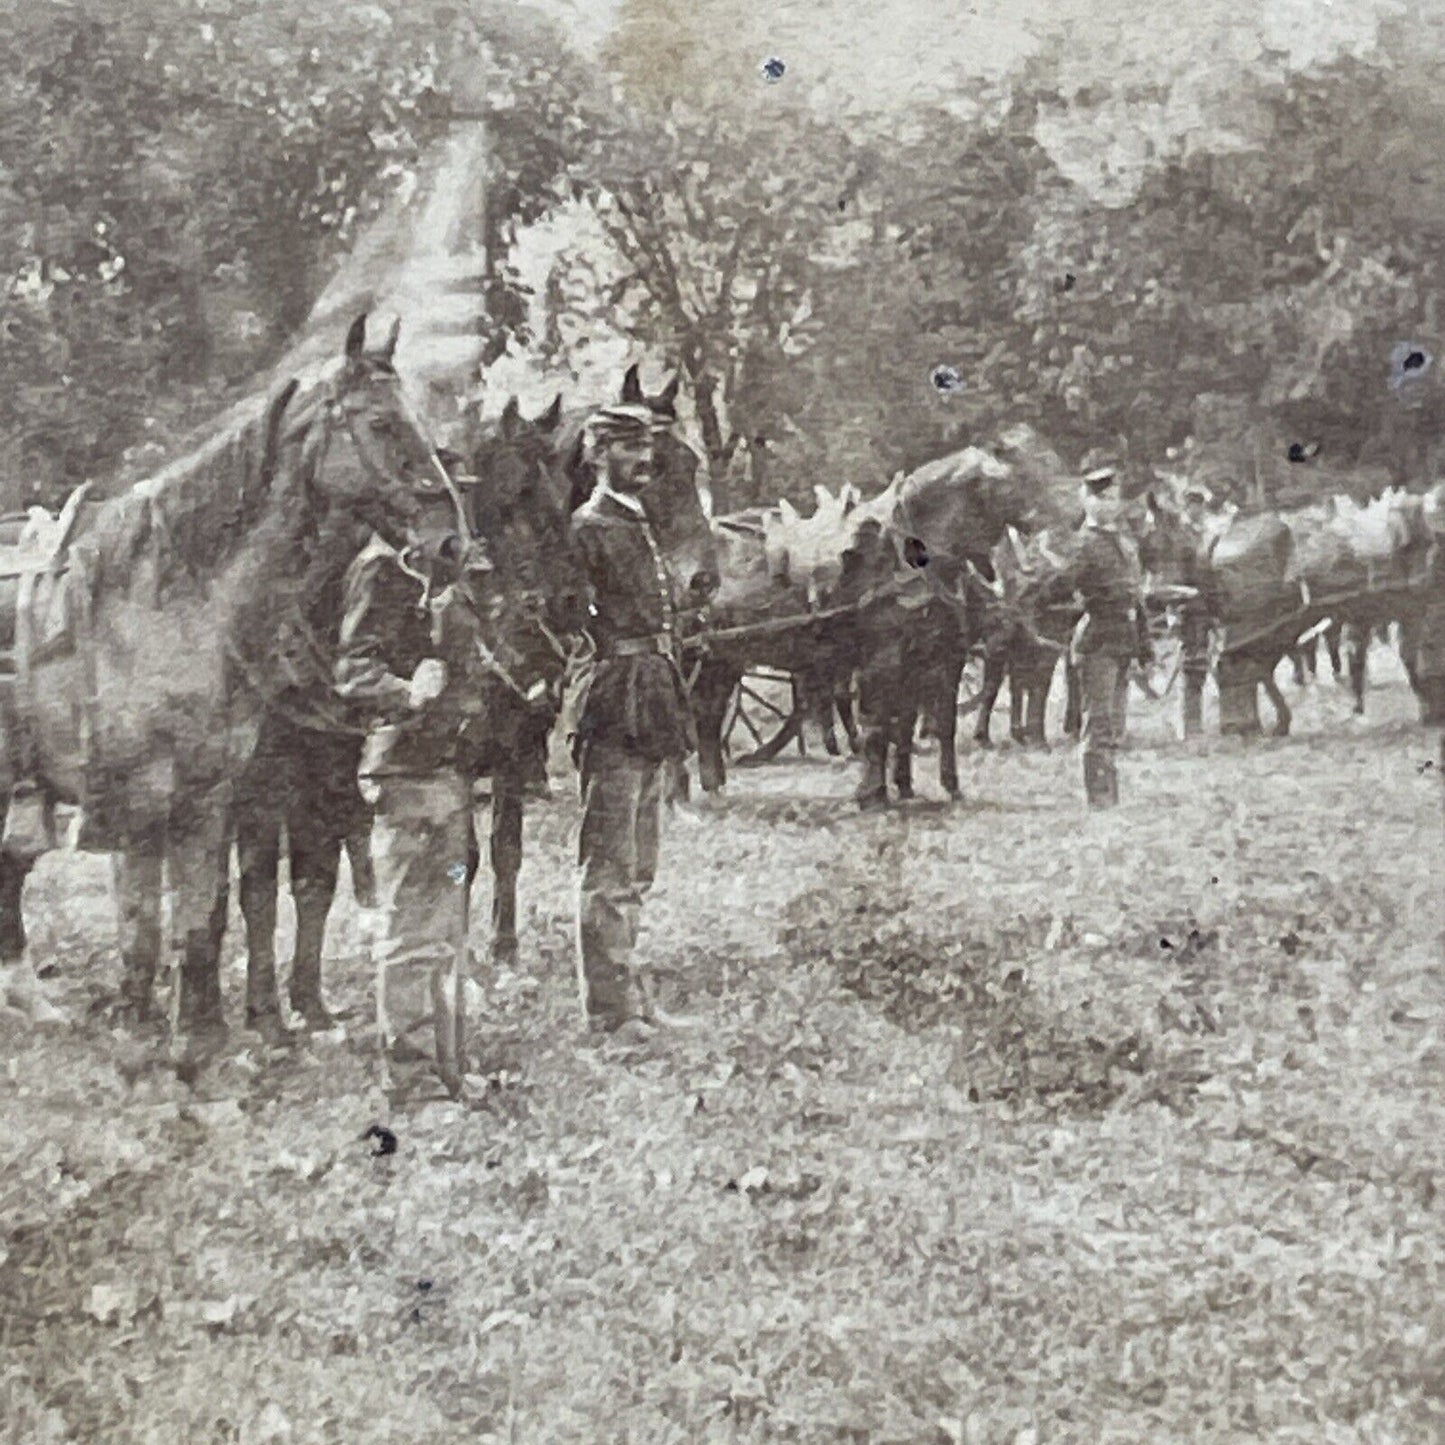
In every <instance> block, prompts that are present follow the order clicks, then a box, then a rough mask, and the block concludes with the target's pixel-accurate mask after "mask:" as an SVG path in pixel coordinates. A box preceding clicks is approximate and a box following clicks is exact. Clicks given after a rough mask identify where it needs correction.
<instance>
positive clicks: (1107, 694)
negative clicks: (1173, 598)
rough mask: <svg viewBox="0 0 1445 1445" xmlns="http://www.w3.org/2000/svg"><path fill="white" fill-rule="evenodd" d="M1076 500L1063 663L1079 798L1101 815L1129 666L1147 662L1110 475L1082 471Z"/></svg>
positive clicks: (1109, 789)
mask: <svg viewBox="0 0 1445 1445" xmlns="http://www.w3.org/2000/svg"><path fill="white" fill-rule="evenodd" d="M1081 498H1082V501H1083V505H1084V525H1083V526H1082V527H1081V528H1080V529H1079V533H1078V539H1077V546H1076V549H1075V551H1074V555H1073V557H1072V559H1071V560H1070V561H1069V563H1067V564H1066V566H1065V568H1064V570H1063V572H1062V574H1061V581H1062V583H1063V585H1065V586H1071V587H1072V588H1073V589H1074V590H1075V591H1076V592H1077V593H1078V594H1079V595H1080V597H1081V598H1082V601H1083V607H1084V612H1083V616H1082V617H1081V618H1080V619H1079V624H1078V626H1077V627H1076V628H1075V629H1074V636H1073V640H1072V643H1071V646H1070V657H1071V659H1072V661H1073V662H1074V664H1075V665H1076V666H1077V668H1078V670H1079V687H1080V691H1081V693H1082V701H1083V732H1082V739H1083V745H1084V792H1085V794H1086V796H1087V797H1088V800H1089V805H1090V807H1095V808H1101V807H1111V806H1113V805H1114V804H1115V803H1117V802H1118V801H1119V776H1118V771H1117V767H1116V764H1115V754H1116V752H1117V751H1118V746H1119V740H1120V738H1122V736H1123V733H1124V710H1125V704H1126V702H1127V700H1128V691H1129V667H1130V664H1131V663H1133V662H1134V661H1136V660H1138V661H1143V662H1147V660H1148V656H1149V637H1148V631H1147V628H1146V625H1145V622H1144V612H1143V608H1142V607H1141V606H1140V605H1139V591H1140V588H1141V586H1142V583H1143V579H1142V575H1141V570H1140V566H1139V558H1138V554H1137V553H1136V552H1135V550H1134V548H1133V545H1132V543H1130V542H1128V541H1127V540H1126V539H1125V538H1124V537H1123V536H1122V535H1121V534H1120V533H1119V530H1118V528H1117V527H1116V526H1115V522H1116V519H1117V518H1118V515H1119V507H1120V497H1119V482H1118V473H1117V470H1116V468H1115V467H1114V466H1112V465H1105V466H1101V467H1097V468H1095V469H1093V470H1091V471H1090V472H1088V473H1087V475H1086V476H1085V477H1084V482H1083V487H1082V489H1081Z"/></svg>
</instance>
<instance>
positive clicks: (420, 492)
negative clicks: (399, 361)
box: [312, 313, 486, 566]
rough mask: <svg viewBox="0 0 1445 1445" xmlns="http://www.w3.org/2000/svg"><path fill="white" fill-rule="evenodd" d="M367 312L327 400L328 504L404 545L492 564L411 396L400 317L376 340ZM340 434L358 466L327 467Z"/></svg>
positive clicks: (319, 483)
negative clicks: (401, 368) (400, 367)
mask: <svg viewBox="0 0 1445 1445" xmlns="http://www.w3.org/2000/svg"><path fill="white" fill-rule="evenodd" d="M366 322H367V318H366V315H365V313H362V314H361V315H360V316H358V317H357V318H356V320H355V321H353V322H352V324H351V328H350V330H349V331H348V332H347V335H346V345H345V350H344V352H343V357H342V363H341V366H340V367H339V368H338V369H337V370H336V372H335V374H334V377H333V378H332V381H331V385H330V388H329V393H328V395H327V399H326V415H327V420H328V437H329V440H330V443H331V445H330V447H329V448H326V449H323V452H322V453H321V454H320V455H321V458H322V463H323V464H319V465H318V466H317V467H316V469H315V475H314V477H313V481H312V485H313V488H314V489H315V490H316V491H317V492H318V493H320V494H321V496H322V498H323V501H324V504H325V505H326V506H327V508H328V509H335V510H338V511H340V512H341V513H343V514H345V515H349V516H351V517H353V518H354V519H355V520H357V521H358V522H359V523H361V524H363V525H364V526H366V527H368V528H370V529H371V530H372V531H374V532H376V533H377V534H378V535H379V536H380V537H381V538H382V539H383V540H384V541H386V542H387V543H389V544H390V545H392V546H394V547H396V548H398V549H408V548H420V549H421V550H422V551H423V552H425V553H426V554H427V555H434V556H437V557H447V556H450V557H452V558H453V559H455V560H456V561H457V562H458V565H459V563H460V558H461V557H462V555H463V554H469V555H470V559H471V564H472V565H479V566H485V565H486V561H485V549H483V548H482V547H481V546H480V545H478V544H477V543H476V542H475V541H474V540H473V539H471V538H470V537H469V536H468V533H467V529H466V525H465V513H464V510H463V507H462V501H461V496H460V494H459V492H458V491H457V488H456V486H455V484H454V483H453V481H452V479H451V477H450V476H449V475H448V474H447V471H446V468H445V467H444V466H443V465H442V462H441V458H440V457H439V456H438V454H437V450H436V445H435V443H434V442H433V441H432V439H431V437H430V435H429V434H428V432H427V430H426V428H425V427H424V426H423V424H422V422H421V420H420V418H419V416H418V414H417V411H416V409H415V408H414V407H413V405H412V404H411V401H410V400H409V398H408V397H407V395H406V392H405V388H404V387H403V384H402V379H401V376H400V374H399V373H398V371H397V369H396V366H395V363H394V357H395V354H396V343H397V337H398V334H399V332H400V329H401V323H400V320H397V321H396V322H395V323H393V325H392V327H391V329H390V331H389V332H388V333H387V335H386V338H385V339H384V340H383V341H382V343H381V344H380V345H379V346H368V344H367V338H366ZM337 441H344V442H349V444H350V447H351V449H352V452H353V453H354V456H355V460H356V463H357V465H355V466H341V467H337V466H327V465H324V457H325V455H326V454H327V453H332V454H334V452H335V448H336V442H337Z"/></svg>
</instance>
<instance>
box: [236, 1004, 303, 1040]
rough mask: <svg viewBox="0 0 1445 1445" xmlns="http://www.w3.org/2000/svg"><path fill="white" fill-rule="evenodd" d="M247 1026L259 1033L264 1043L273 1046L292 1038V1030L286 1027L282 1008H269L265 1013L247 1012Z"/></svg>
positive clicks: (253, 1031)
mask: <svg viewBox="0 0 1445 1445" xmlns="http://www.w3.org/2000/svg"><path fill="white" fill-rule="evenodd" d="M246 1027H247V1028H248V1029H250V1030H251V1032H252V1033H254V1034H259V1035H260V1037H261V1041H262V1043H265V1044H270V1045H272V1046H273V1047H274V1046H276V1045H279V1044H285V1043H289V1042H290V1041H291V1038H292V1031H291V1030H290V1029H289V1028H287V1027H286V1023H285V1020H284V1019H282V1017H281V1010H280V1008H279V1007H277V1008H276V1009H274V1010H272V1009H268V1010H267V1011H266V1012H265V1013H263V1014H252V1013H250V1012H248V1013H247V1014H246Z"/></svg>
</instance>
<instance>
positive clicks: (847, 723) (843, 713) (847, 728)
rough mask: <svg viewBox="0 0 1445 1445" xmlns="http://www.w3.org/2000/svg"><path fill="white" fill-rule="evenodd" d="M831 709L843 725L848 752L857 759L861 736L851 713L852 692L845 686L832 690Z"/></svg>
mask: <svg viewBox="0 0 1445 1445" xmlns="http://www.w3.org/2000/svg"><path fill="white" fill-rule="evenodd" d="M833 707H834V709H835V710H836V711H837V714H838V721H839V722H841V723H842V724H843V736H844V737H845V738H847V739H848V751H849V752H850V753H852V754H853V756H854V757H857V756H858V754H859V753H860V752H862V751H863V735H862V734H861V733H860V732H859V731H858V719H857V717H856V715H855V714H854V711H853V692H852V689H851V688H850V687H848V686H847V684H842V685H840V686H838V687H837V688H835V689H834V690H833Z"/></svg>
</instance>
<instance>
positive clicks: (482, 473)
mask: <svg viewBox="0 0 1445 1445" xmlns="http://www.w3.org/2000/svg"><path fill="white" fill-rule="evenodd" d="M622 392H623V396H624V397H625V398H626V399H629V400H635V399H636V398H637V396H638V395H640V385H639V381H638V375H637V368H636V367H633V368H632V369H631V370H630V371H629V372H628V373H627V376H626V378H625V379H624V382H623V387H622ZM676 393H677V386H676V383H674V384H673V385H672V386H671V387H668V388H665V389H664V390H663V392H661V393H660V394H659V395H657V396H656V397H653V398H651V399H650V404H651V405H652V406H653V409H654V410H655V411H657V412H658V413H659V414H661V415H664V416H668V417H669V419H671V418H672V417H674V416H675V413H673V412H672V406H673V401H674V398H675V397H676ZM588 414H589V413H575V414H573V415H572V416H571V417H570V418H564V417H563V415H562V412H561V398H560V397H559V398H558V400H557V401H556V402H554V404H553V405H552V407H551V408H550V409H549V410H548V411H547V412H546V413H545V414H544V415H543V416H542V417H539V418H538V419H537V420H535V421H530V420H527V419H525V418H523V417H522V416H521V415H520V413H519V410H518V407H517V405H516V400H515V398H513V399H512V400H511V401H510V402H509V403H508V405H507V406H506V408H505V409H504V410H503V412H502V415H501V417H500V419H499V420H498V421H496V422H494V423H489V424H486V425H483V424H482V423H480V422H479V421H478V419H477V417H476V414H475V412H473V413H471V415H470V416H469V419H468V425H469V430H470V437H469V439H468V441H467V442H466V443H465V446H466V449H467V453H468V455H467V456H466V457H465V458H463V459H462V460H463V461H464V463H465V466H466V469H467V471H468V472H469V473H470V477H471V481H470V483H469V484H468V485H466V486H465V487H464V488H463V494H464V506H465V509H466V513H467V518H468V527H469V529H471V530H472V531H473V533H474V534H476V533H481V532H484V533H486V535H488V536H491V535H492V534H493V532H495V535H496V536H497V538H498V539H499V543H500V545H499V546H498V548H497V549H496V550H497V555H496V557H495V558H494V559H493V560H494V563H495V566H496V570H497V576H496V577H495V578H494V579H492V580H493V583H494V584H495V585H489V586H488V588H487V589H486V590H487V596H488V605H495V607H496V609H497V611H496V614H495V615H494V616H492V617H490V618H489V619H488V626H487V635H488V637H489V638H490V639H492V641H491V642H490V644H489V646H490V649H491V651H492V652H493V654H494V657H495V659H496V661H497V662H498V663H499V664H500V668H501V670H500V671H497V670H494V671H493V673H492V676H493V680H494V683H495V696H494V697H493V698H492V699H491V706H490V707H489V709H488V712H487V714H486V715H487V716H488V718H489V719H493V720H494V721H493V723H492V724H491V725H490V726H491V728H492V729H494V731H495V737H494V738H493V737H491V736H490V734H489V742H491V744H492V753H493V757H494V762H493V769H494V770H493V772H492V774H491V778H492V799H491V838H490V864H491V871H492V936H491V951H492V957H493V958H494V959H495V960H498V961H503V960H510V959H513V958H515V957H516V953H517V877H518V874H519V872H520V869H521V862H522V823H523V811H524V808H523V804H524V798H525V793H526V787H527V784H528V783H529V782H531V781H534V780H536V779H537V777H538V776H539V774H540V776H542V777H545V769H546V746H547V736H548V733H549V732H550V730H551V727H552V725H553V723H554V722H555V720H556V716H557V705H556V700H555V698H552V699H551V701H550V702H544V698H543V696H541V695H538V696H536V697H533V698H529V699H526V700H525V703H524V699H523V698H522V697H520V696H518V695H517V689H516V688H514V687H512V686H511V684H509V683H508V682H507V681H506V680H505V677H504V674H505V675H506V676H510V677H512V679H513V680H514V681H517V682H522V679H524V678H525V679H527V681H525V682H523V683H522V691H523V692H524V693H530V692H532V691H533V689H534V688H535V686H536V684H537V683H538V682H541V683H543V684H544V692H545V691H546V690H547V689H548V688H549V687H550V684H551V683H552V682H553V681H554V680H555V679H556V678H557V677H559V676H560V674H561V671H562V668H563V664H564V661H565V659H564V658H563V657H562V655H561V653H560V651H559V648H560V647H561V645H562V643H561V639H562V638H563V637H564V636H565V634H566V633H567V632H568V631H574V630H576V629H577V628H578V627H580V625H581V624H582V622H583V621H584V620H585V619H583V618H582V617H581V615H580V610H579V609H580V605H581V604H580V598H581V595H582V594H581V582H580V577H579V575H578V574H577V572H576V570H575V567H574V565H573V563H572V560H571V558H570V555H569V554H570V547H569V542H568V537H567V522H568V519H569V518H570V515H571V512H572V510H575V507H576V506H578V505H580V501H581V500H585V498H586V495H587V493H588V491H590V485H591V482H590V475H589V473H588V472H587V469H586V466H585V464H584V461H583V459H582V456H581V427H582V423H583V421H585V419H586V416H587V415H588ZM696 468H697V458H696V456H695V455H694V454H693V453H692V452H691V450H690V449H688V448H687V447H686V446H685V445H684V444H682V443H680V442H678V441H676V439H673V438H667V437H664V438H663V439H662V441H661V443H660V445H659V459H658V466H657V481H656V483H655V484H654V486H653V488H652V494H651V495H650V496H649V498H648V502H647V505H648V508H649V513H650V515H652V517H653V519H654V526H655V527H656V528H657V529H658V535H659V541H660V544H661V546H662V548H663V551H664V553H666V554H667V555H668V556H669V558H670V559H672V560H673V563H674V566H675V567H677V568H678V569H679V570H680V571H682V572H683V574H684V576H686V577H687V578H688V579H689V581H690V580H691V579H692V578H693V577H695V576H696V575H697V574H698V573H699V572H702V571H703V570H704V567H705V564H706V560H707V559H706V550H705V548H703V547H701V546H700V545H699V544H698V542H697V540H696V539H697V537H698V535H699V533H700V532H705V530H706V527H707V517H706V515H705V514H704V513H703V511H702V507H701V503H700V501H699V499H698V493H697V486H696ZM579 498H580V500H579ZM703 581H704V582H705V581H706V576H705V575H704V577H703ZM335 630H336V629H335V627H332V628H331V629H330V632H328V633H327V634H326V638H327V648H326V656H325V658H324V662H323V666H322V667H321V668H320V670H319V671H315V670H314V671H313V676H312V683H311V685H310V687H309V689H308V690H307V692H306V694H305V695H304V696H302V697H300V698H298V699H296V705H295V706H294V707H293V708H292V709H290V711H291V718H290V720H289V721H286V720H283V721H282V722H281V724H280V726H279V727H278V731H277V734H276V736H277V739H278V742H280V743H282V744H284V746H283V747H282V749H281V751H282V752H283V753H284V756H281V757H276V756H274V755H273V756H272V758H271V759H270V762H269V768H279V769H281V770H283V771H284V773H285V775H286V776H287V777H288V778H289V780H290V781H291V784H292V790H291V792H290V794H289V798H288V797H287V796H286V795H285V794H282V795H281V796H280V797H278V796H277V794H276V791H275V789H274V786H273V784H272V783H271V782H270V781H268V778H270V777H274V776H275V774H274V773H273V772H271V771H269V768H268V766H267V765H264V764H263V765H262V766H258V769H257V775H256V776H257V782H258V784H259V786H258V787H257V788H256V789H253V790H252V792H251V794H250V795H249V801H250V803H251V808H250V810H249V812H248V813H247V814H246V815H243V831H242V840H241V841H242V846H241V876H242V885H241V903H242V909H243V912H244V914H245V917H246V925H247V937H248V940H249V949H250V951H251V954H252V956H253V957H255V956H257V955H259V956H260V957H261V958H262V960H263V963H262V968H261V972H262V973H263V974H264V973H265V971H266V968H267V966H268V964H267V961H268V960H269V969H270V971H271V973H272V974H273V975H274V969H275V954H274V949H275V943H274V938H275V927H276V890H277V886H278V881H279V879H278V872H277V865H278V861H279V856H280V844H281V835H282V825H283V822H284V825H285V832H286V835H287V838H288V840H289V843H290V850H291V854H290V856H291V880H292V890H293V895H294V898H295V905H296V915H297V931H296V953H295V957H294V961H293V964H292V971H291V1004H292V1007H293V1008H295V1009H296V1011H297V1012H298V1013H300V1014H302V1015H303V1017H304V1018H305V1019H306V1020H307V1022H308V1024H311V1025H312V1026H317V1027H321V1026H324V1025H325V1024H326V1023H327V1021H328V1020H329V1018H330V1015H329V1013H328V1011H327V1009H326V1006H325V1003H324V1001H323V998H322V993H321V950H322V944H323V941H324V936H325V928H326V920H327V917H328V916H329V913H330V910H331V904H332V901H333V899H334V897H335V891H336V882H337V876H338V871H339V863H340V853H341V848H342V846H343V841H344V839H345V837H346V836H347V828H348V825H349V824H351V823H355V824H356V825H357V826H359V827H360V828H362V829H366V828H369V824H370V811H369V809H367V808H366V804H365V802H364V800H362V798H361V797H360V793H359V790H358V788H357V782H356V773H357V768H358V766H359V763H360V758H361V741H362V734H363V733H364V731H365V726H364V722H360V723H359V721H358V720H357V719H356V718H354V717H352V716H350V715H348V714H346V713H345V712H343V711H342V710H341V708H340V705H339V703H338V702H337V700H336V698H335V696H334V693H333V692H332V687H331V675H330V667H331V648H330V644H331V642H333V641H334V634H335ZM313 631H314V629H313ZM316 635H317V636H319V635H320V634H319V633H316ZM504 659H510V662H507V661H504ZM298 722H302V725H301V726H297V723H298ZM307 722H309V725H306V724H307ZM258 761H260V760H259V758H258ZM283 802H284V806H281V804H283ZM480 865H481V849H480V846H479V844H478V842H477V839H476V838H475V837H473V838H472V840H471V844H470V846H469V848H468V856H467V886H468V887H470V886H471V884H472V883H473V881H474V880H475V878H476V875H477V873H478V872H479V871H480ZM352 866H353V878H354V877H355V863H354V862H353V865H352ZM263 997H265V995H264V994H263Z"/></svg>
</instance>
